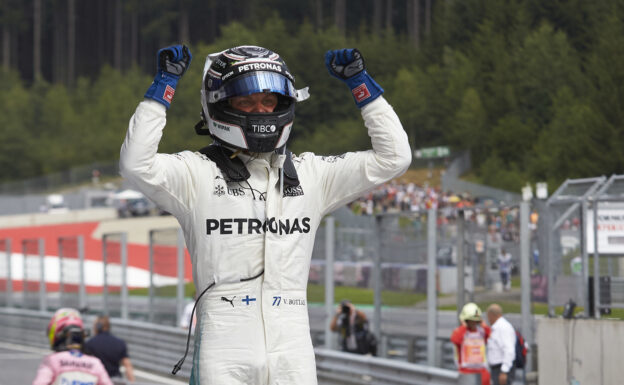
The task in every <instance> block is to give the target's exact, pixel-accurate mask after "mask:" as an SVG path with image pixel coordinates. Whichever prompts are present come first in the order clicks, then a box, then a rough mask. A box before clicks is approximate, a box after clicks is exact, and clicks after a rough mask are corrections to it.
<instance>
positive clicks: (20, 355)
mask: <svg viewBox="0 0 624 385" xmlns="http://www.w3.org/2000/svg"><path fill="white" fill-rule="evenodd" d="M47 354H50V351H49V350H44V349H40V348H33V347H30V346H20V345H15V344H10V343H6V342H0V373H1V375H0V385H17V384H20V385H22V384H23V385H27V384H30V383H32V381H33V380H34V378H35V373H36V372H37V368H38V367H39V364H40V363H41V360H42V359H43V357H44V356H46V355H47ZM134 375H135V377H136V382H135V384H137V385H147V384H150V385H152V384H153V385H183V384H187V383H188V382H184V381H180V380H175V379H171V378H168V377H162V376H158V375H154V374H151V373H148V372H144V371H142V370H137V369H136V368H135V371H134Z"/></svg>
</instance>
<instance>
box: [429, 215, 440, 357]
mask: <svg viewBox="0 0 624 385" xmlns="http://www.w3.org/2000/svg"><path fill="white" fill-rule="evenodd" d="M436 219H437V212H436V209H435V208H430V209H429V210H428V212H427V364H428V365H429V366H435V363H436V336H437V334H438V331H437V327H436V326H437V322H436V320H437V315H438V311H437V291H436V269H437V265H436V249H437V247H436V246H437V245H436V241H437V240H436Z"/></svg>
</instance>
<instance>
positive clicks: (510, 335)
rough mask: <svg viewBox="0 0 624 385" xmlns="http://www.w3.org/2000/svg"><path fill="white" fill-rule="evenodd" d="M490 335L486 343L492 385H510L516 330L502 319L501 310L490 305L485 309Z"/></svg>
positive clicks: (512, 375)
mask: <svg viewBox="0 0 624 385" xmlns="http://www.w3.org/2000/svg"><path fill="white" fill-rule="evenodd" d="M487 318H488V322H489V323H490V326H491V328H492V334H491V335H490V338H489V339H488V341H487V357H488V362H489V364H490V372H491V373H492V383H493V384H494V385H506V384H511V383H512V382H513V379H514V365H513V362H514V359H515V358H516V330H515V329H514V327H513V326H512V325H511V324H510V323H509V321H507V320H506V319H505V318H504V317H503V309H502V308H501V307H500V305H498V304H495V303H494V304H492V305H490V306H489V307H488V309H487Z"/></svg>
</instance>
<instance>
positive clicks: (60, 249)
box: [57, 237, 66, 307]
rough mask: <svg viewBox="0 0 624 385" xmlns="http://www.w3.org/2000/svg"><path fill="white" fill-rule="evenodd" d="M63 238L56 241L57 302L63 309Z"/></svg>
mask: <svg viewBox="0 0 624 385" xmlns="http://www.w3.org/2000/svg"><path fill="white" fill-rule="evenodd" d="M63 240H64V238H63V237H59V238H58V239H57V244H58V257H59V258H58V268H59V300H60V305H61V307H63V305H64V304H65V303H64V302H65V297H66V296H65V274H64V273H63V259H64V257H63V255H64V254H65V252H64V250H63V249H64V248H63Z"/></svg>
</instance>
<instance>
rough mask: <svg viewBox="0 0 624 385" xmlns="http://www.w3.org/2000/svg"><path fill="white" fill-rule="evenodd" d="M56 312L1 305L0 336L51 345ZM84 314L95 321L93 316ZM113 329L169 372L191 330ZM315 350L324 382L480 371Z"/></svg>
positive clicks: (183, 374) (136, 353) (145, 365)
mask: <svg viewBox="0 0 624 385" xmlns="http://www.w3.org/2000/svg"><path fill="white" fill-rule="evenodd" d="M51 317H52V313H50V312H41V311H34V310H25V309H11V308H0V341H5V342H11V343H17V344H21V345H26V346H35V347H40V348H47V347H48V342H47V339H46V334H45V330H46V327H47V325H48V321H49V320H50V318H51ZM84 318H85V320H84V321H85V323H86V324H87V325H90V324H92V322H93V319H94V316H93V315H86V316H85V317H84ZM111 331H112V333H113V334H115V335H117V336H118V337H120V338H122V339H124V340H125V341H126V343H127V344H128V350H129V353H130V356H131V358H132V362H133V364H134V365H135V366H136V367H137V368H141V369H146V370H149V371H152V372H154V373H158V374H163V375H168V374H170V373H171V369H172V368H173V365H174V364H175V363H176V362H177V361H178V360H179V359H180V358H181V357H182V355H183V354H184V349H185V347H186V332H185V331H184V330H182V329H178V328H174V327H168V326H160V325H154V324H151V323H146V322H137V321H129V320H123V319H119V318H113V319H111ZM315 353H316V364H317V373H318V379H319V384H327V385H330V384H331V385H339V384H379V383H383V384H389V385H393V384H396V385H400V384H416V385H418V384H423V385H424V384H429V385H446V384H449V385H450V384H454V385H475V384H478V378H477V377H476V376H472V375H471V376H466V375H460V374H459V373H458V372H456V371H452V370H446V369H440V368H435V367H430V366H423V365H417V364H411V363H407V362H399V361H394V360H390V359H385V358H378V357H371V356H359V355H355V354H347V353H342V352H337V351H332V350H326V349H315ZM192 355H193V344H192V343H191V345H190V350H189V356H188V358H187V362H186V363H185V365H184V366H183V367H182V369H181V370H180V372H178V377H180V378H181V379H182V378H188V377H189V376H190V370H191V366H192V358H191V357H192Z"/></svg>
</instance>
